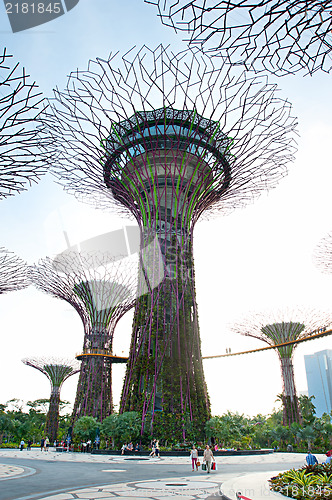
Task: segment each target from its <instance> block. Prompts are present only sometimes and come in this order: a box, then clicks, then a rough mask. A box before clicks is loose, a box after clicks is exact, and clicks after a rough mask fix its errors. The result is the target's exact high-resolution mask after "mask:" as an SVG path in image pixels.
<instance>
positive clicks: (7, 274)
mask: <svg viewBox="0 0 332 500" xmlns="http://www.w3.org/2000/svg"><path fill="white" fill-rule="evenodd" d="M27 269H28V268H27V265H26V263H25V262H24V261H23V260H22V259H21V258H20V257H17V256H16V255H15V254H14V253H13V252H9V251H8V250H6V249H5V248H3V247H0V294H2V293H5V292H11V291H15V290H21V289H22V288H26V287H27V286H28V285H29V279H28V273H27Z"/></svg>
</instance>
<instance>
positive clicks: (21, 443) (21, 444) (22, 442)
mask: <svg viewBox="0 0 332 500" xmlns="http://www.w3.org/2000/svg"><path fill="white" fill-rule="evenodd" d="M24 444H25V443H24V441H23V439H22V441H21V442H20V450H21V451H23V448H24Z"/></svg>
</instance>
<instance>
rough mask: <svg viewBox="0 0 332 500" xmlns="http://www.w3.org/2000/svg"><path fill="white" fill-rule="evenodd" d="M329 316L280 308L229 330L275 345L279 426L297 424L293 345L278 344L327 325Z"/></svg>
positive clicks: (261, 314) (304, 336) (329, 320)
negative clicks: (280, 384)
mask: <svg viewBox="0 0 332 500" xmlns="http://www.w3.org/2000/svg"><path fill="white" fill-rule="evenodd" d="M331 318H332V317H331V315H329V314H328V313H324V312H320V311H315V310H313V309H294V310H291V309H284V310H276V311H267V312H265V313H257V314H254V315H251V316H248V318H247V319H246V320H245V321H243V322H241V323H240V322H239V323H237V324H235V325H234V326H233V327H232V330H233V331H234V332H236V333H241V334H242V335H245V336H247V337H252V338H255V339H258V340H262V341H263V342H266V343H267V344H268V345H270V346H276V348H275V349H276V351H277V353H278V356H279V360H280V365H281V377H282V382H283V393H282V401H283V424H284V425H288V426H289V425H291V424H292V423H293V422H297V423H301V420H302V419H301V414H300V411H299V404H298V397H297V393H296V387H295V379H294V368H293V355H294V350H295V348H296V346H297V344H296V343H294V344H288V345H283V346H280V347H278V345H279V344H284V343H287V342H292V341H295V340H300V339H303V338H306V337H308V336H310V335H311V334H312V333H313V332H314V331H315V330H317V329H320V328H326V326H327V325H330V324H331Z"/></svg>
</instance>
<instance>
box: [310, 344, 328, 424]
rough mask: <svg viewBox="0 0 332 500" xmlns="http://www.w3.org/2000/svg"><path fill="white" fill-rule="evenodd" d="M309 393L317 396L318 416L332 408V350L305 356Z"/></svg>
mask: <svg viewBox="0 0 332 500" xmlns="http://www.w3.org/2000/svg"><path fill="white" fill-rule="evenodd" d="M304 363H305V370H306V375H307V383H308V395H309V397H310V396H315V399H314V401H313V403H314V405H315V406H316V416H317V417H321V416H322V415H323V413H330V411H331V410H332V350H331V349H325V350H324V351H319V352H315V353H314V354H308V355H306V356H304Z"/></svg>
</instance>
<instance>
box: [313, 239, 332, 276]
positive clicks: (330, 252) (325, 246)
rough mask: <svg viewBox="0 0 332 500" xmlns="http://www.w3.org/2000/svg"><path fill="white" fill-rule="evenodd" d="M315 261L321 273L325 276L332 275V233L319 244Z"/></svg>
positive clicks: (315, 253)
mask: <svg viewBox="0 0 332 500" xmlns="http://www.w3.org/2000/svg"><path fill="white" fill-rule="evenodd" d="M313 260H314V263H315V265H316V266H317V268H318V269H319V270H320V271H322V272H323V273H325V274H332V233H328V234H327V235H326V236H325V237H324V238H323V239H322V240H321V241H320V242H319V243H318V245H317V247H316V248H315V251H314V255H313Z"/></svg>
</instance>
